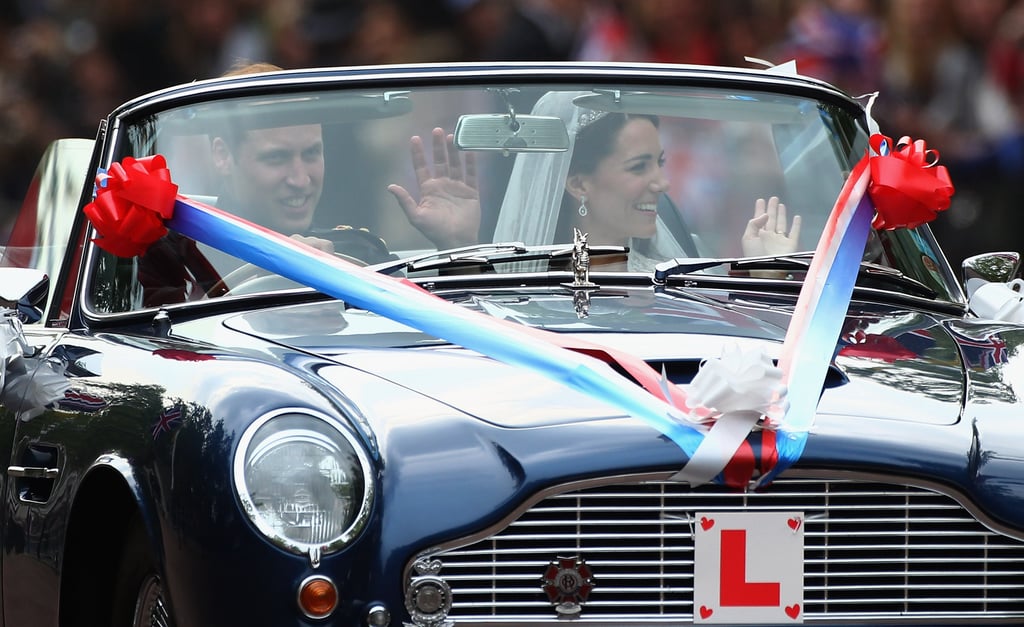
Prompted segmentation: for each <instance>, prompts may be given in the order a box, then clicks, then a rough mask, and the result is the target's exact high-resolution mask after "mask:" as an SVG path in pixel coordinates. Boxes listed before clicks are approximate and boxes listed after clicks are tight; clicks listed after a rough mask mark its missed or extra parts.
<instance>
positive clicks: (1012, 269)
mask: <svg viewBox="0 0 1024 627" xmlns="http://www.w3.org/2000/svg"><path fill="white" fill-rule="evenodd" d="M961 271H962V272H963V281H964V285H966V284H967V283H968V282H969V281H971V279H981V280H983V281H987V282H989V283H1009V282H1010V281H1012V280H1013V279H1014V278H1016V277H1017V273H1018V272H1019V271H1020V253H1015V252H999V253H983V254H981V255H974V256H973V257H968V258H967V259H964V261H963V264H962V265H961Z"/></svg>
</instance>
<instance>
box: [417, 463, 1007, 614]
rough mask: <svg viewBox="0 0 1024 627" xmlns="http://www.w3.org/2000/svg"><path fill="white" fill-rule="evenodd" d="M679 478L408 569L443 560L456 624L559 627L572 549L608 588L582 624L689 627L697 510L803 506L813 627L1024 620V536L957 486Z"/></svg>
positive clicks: (818, 478) (805, 478) (634, 479)
mask: <svg viewBox="0 0 1024 627" xmlns="http://www.w3.org/2000/svg"><path fill="white" fill-rule="evenodd" d="M669 476H671V474H670V473H652V474H642V475H631V476H618V477H605V478H600V479H593V480H585V481H578V482H573V483H569V484H565V485H561V486H555V487H552V488H549V489H547V490H544V491H542V492H540V493H538V494H536V495H534V496H533V497H531V498H530V499H528V500H527V501H526V502H525V503H523V504H522V505H521V506H520V507H518V508H517V509H516V510H515V511H514V512H513V513H512V514H510V515H509V516H507V517H506V518H505V519H504V520H503V521H501V522H499V523H497V524H495V525H492V526H491V527H489V528H487V529H485V530H483V531H481V532H479V533H477V534H473V535H472V536H470V537H466V538H461V539H458V540H455V541H452V542H449V543H445V544H442V545H438V546H436V547H434V548H432V549H430V550H429V551H424V552H423V553H421V554H419V555H417V556H416V557H415V558H414V559H413V560H410V564H411V563H412V562H414V561H416V560H419V559H425V558H427V559H440V560H443V561H444V564H445V571H446V575H445V580H446V581H447V582H448V583H449V585H450V586H451V588H452V595H453V598H454V599H455V604H454V607H453V609H452V611H451V614H450V615H449V619H450V620H452V621H453V622H454V623H455V624H457V625H473V626H474V627H481V626H484V625H502V624H504V625H507V624H509V623H511V622H515V623H517V624H554V623H556V622H558V618H557V617H556V615H555V613H554V612H552V611H551V608H550V603H548V601H547V599H546V598H545V596H544V594H543V591H542V590H541V587H540V585H539V584H538V583H537V582H536V576H535V573H536V572H539V571H538V568H540V567H541V566H542V565H543V564H546V563H547V562H548V561H549V560H550V559H552V558H553V557H554V556H556V555H557V554H560V552H565V551H570V550H576V551H578V552H579V554H580V556H581V558H585V559H586V560H587V562H588V563H589V564H590V565H591V566H592V567H593V569H594V573H595V575H594V576H595V579H596V581H598V583H599V585H598V586H597V588H596V589H595V592H594V593H593V594H592V596H591V598H590V599H589V600H588V602H587V604H586V606H585V608H584V610H583V613H582V616H581V617H580V619H578V620H575V621H573V622H574V624H576V625H598V624H603V625H607V624H609V623H614V624H616V625H629V624H636V625H640V624H646V625H649V624H657V623H675V624H679V623H688V622H690V621H692V620H693V615H692V611H693V605H692V600H693V599H692V591H693V587H692V581H693V546H692V534H693V532H692V525H693V512H694V511H697V510H698V509H701V510H710V511H739V510H749V509H757V510H759V511H774V510H777V509H779V508H786V509H790V508H792V507H794V506H799V507H802V508H803V509H804V510H805V511H806V514H807V520H806V523H807V525H806V532H805V533H806V539H807V548H806V553H805V556H806V557H805V564H806V575H805V580H806V588H805V592H806V597H805V599H804V605H805V607H806V621H807V622H820V621H844V620H848V621H859V622H864V623H872V622H889V623H901V624H902V623H914V622H935V621H943V622H946V623H962V624H977V622H978V621H988V622H1004V621H1005V622H1012V623H1014V624H1021V622H1022V621H1024V538H1022V534H1021V532H1020V530H1011V529H1007V528H1005V527H1004V526H1001V525H998V524H996V523H995V522H994V521H992V520H991V519H989V518H988V517H986V516H984V515H982V513H981V512H980V510H979V509H978V508H977V507H976V506H974V505H973V504H972V503H971V502H970V501H969V500H968V499H966V498H965V496H964V495H963V494H962V493H959V492H955V491H951V490H950V489H949V487H948V486H943V485H939V484H937V483H934V482H929V481H921V480H918V479H906V480H903V479H898V478H894V477H892V476H881V475H874V474H870V473H851V472H811V471H806V470H802V471H792V470H791V471H790V472H787V473H786V474H785V476H784V477H782V478H780V479H779V480H778V481H776V482H775V484H773V485H772V486H770V487H769V488H768V490H765V491H762V492H758V493H736V492H728V491H726V490H725V489H723V488H716V487H713V486H706V487H702V488H694V489H692V490H691V489H690V488H688V487H687V486H685V485H684V484H678V483H675V482H669V481H666V479H667V478H668V477H669ZM861 484H863V485H861ZM620 485H621V487H622V489H617V488H616V486H620ZM407 569H408V566H407ZM940 601H941V603H942V605H941V606H940V605H939V602H940Z"/></svg>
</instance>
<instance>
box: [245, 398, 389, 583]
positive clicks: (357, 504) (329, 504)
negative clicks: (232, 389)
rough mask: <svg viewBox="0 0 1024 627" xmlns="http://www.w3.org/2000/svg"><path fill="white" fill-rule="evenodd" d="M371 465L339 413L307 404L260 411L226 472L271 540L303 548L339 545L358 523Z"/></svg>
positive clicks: (367, 503)
mask: <svg viewBox="0 0 1024 627" xmlns="http://www.w3.org/2000/svg"><path fill="white" fill-rule="evenodd" d="M371 469H372V466H371V464H370V460H369V457H368V456H367V454H366V452H365V450H364V449H363V447H362V445H361V443H360V441H359V439H358V438H357V437H356V435H355V434H354V433H353V432H352V431H351V429H350V428H348V427H347V426H346V425H345V424H343V423H342V422H341V421H339V420H337V419H336V418H333V417H331V416H328V415H326V414H323V413H320V412H316V411H313V410H310V409H304V408H303V409H299V408H285V409H279V410H276V411H273V412H270V413H268V414H265V415H263V416H260V417H259V418H258V419H257V420H255V421H254V422H253V423H252V424H250V425H249V426H248V427H246V429H245V431H244V432H243V433H242V436H241V438H239V441H238V448H237V449H236V451H235V456H234V463H233V465H232V473H233V475H234V476H233V479H234V485H235V492H236V493H237V495H238V499H239V501H240V503H241V505H242V510H243V511H244V512H245V513H246V515H247V516H248V517H249V520H250V521H252V523H253V524H254V525H255V526H256V528H257V529H259V531H260V532H261V533H262V534H263V535H264V536H266V537H267V538H268V539H269V540H270V541H271V542H273V543H274V544H276V545H277V546H279V547H281V548H283V549H285V550H287V551H290V552H292V553H296V554H299V555H303V554H305V555H309V556H310V560H311V561H312V562H313V564H314V566H315V565H316V564H318V563H319V558H320V555H321V554H325V553H331V552H334V551H337V550H339V549H341V548H343V547H345V546H347V545H348V544H349V543H350V542H351V541H352V540H353V539H354V538H355V537H356V536H357V535H358V534H359V532H360V531H361V530H362V529H363V527H365V526H366V522H367V520H368V519H369V516H370V509H371V506H372V504H373V497H374V493H375V488H374V481H373V474H372V470H371Z"/></svg>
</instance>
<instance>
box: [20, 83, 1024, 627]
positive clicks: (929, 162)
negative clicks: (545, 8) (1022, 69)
mask: <svg viewBox="0 0 1024 627" xmlns="http://www.w3.org/2000/svg"><path fill="white" fill-rule="evenodd" d="M878 97H879V98H884V97H885V94H881V95H878ZM871 98H872V97H868V98H854V97H851V96H850V95H848V94H845V93H843V92H842V91H840V90H838V89H836V88H834V87H832V86H830V85H828V84H825V83H823V82H821V81H818V80H815V79H813V78H809V77H806V76H802V75H800V74H799V73H797V71H796V69H795V68H794V67H792V66H788V65H787V66H777V67H763V66H752V67H750V68H723V67H698V66H668V65H590V64H569V63H567V64H544V65H529V64H505V65H502V64H498V65H494V64H491V65H475V64H467V65H437V66H433V65H424V66H392V67H353V68H335V69H315V70H294V71H273V72H260V73H248V74H246V73H242V74H238V75H234V76H227V77H221V78H216V79H210V80H204V81H197V82H193V83H189V84H186V85H181V86H177V87H172V88H168V89H165V90H162V91H158V92H155V93H151V94H148V95H145V96H142V97H140V98H137V99H135V100H132V101H131V102H128V103H126V104H124V105H122V106H120V107H119V108H117V109H116V110H114V111H113V112H112V113H111V114H110V115H109V116H108V117H107V118H106V119H105V120H103V121H102V123H101V124H100V127H99V130H98V133H97V135H96V137H95V138H94V139H66V140H60V141H58V142H56V143H55V144H54V145H53V146H52V147H51V148H50V149H49V150H48V152H47V153H46V154H45V156H44V157H43V160H42V163H41V164H40V166H39V168H38V170H37V175H36V178H35V180H34V181H33V184H32V186H31V188H30V192H29V195H28V198H27V199H26V201H25V203H24V205H23V207H22V209H21V212H20V214H19V215H18V217H17V221H16V223H15V226H14V229H13V231H12V234H11V236H10V239H9V241H8V242H6V246H5V248H4V252H3V260H2V264H0V265H2V267H0V306H2V309H0V311H2V317H0V359H2V364H3V369H2V371H0V372H2V378H0V382H2V384H3V388H2V395H0V450H2V451H3V455H4V456H5V458H6V459H7V463H8V466H7V471H6V473H4V475H3V477H4V478H3V482H2V484H0V486H2V491H3V499H2V506H0V533H2V540H3V547H4V550H3V552H2V553H0V565H2V570H0V589H2V599H0V605H2V612H0V624H2V625H5V626H7V627H23V626H29V625H31V626H33V627H36V626H41V625H54V626H56V625H90V626H94V625H118V626H120V625H154V626H155V625H179V626H198V625H210V626H213V625H217V626H223V625H278V626H279V625H307V626H310V625H313V626H315V625H363V626H367V627H388V626H399V625H411V626H416V627H442V626H459V627H484V626H488V627H495V626H498V625H532V626H538V627H539V626H542V625H556V624H559V625H564V624H566V623H572V624H576V625H581V626H594V625H631V626H640V625H681V624H692V623H701V624H703V623H708V624H714V623H725V624H745V625H765V624H798V623H803V622H807V623H814V624H821V625H868V624H869V625H905V624H929V625H946V624H949V625H952V624H960V625H962V624H970V625H982V624H1021V623H1022V622H1024V461H1022V460H1024V437H1021V434H1022V433H1024V431H1022V429H1024V424H1022V422H1021V421H1022V420H1024V400H1022V394H1024V362H1022V356H1021V355H1020V351H1019V347H1020V345H1021V344H1022V342H1024V326H1021V325H1020V324H1019V323H1017V322H1014V321H1012V320H1009V321H1008V320H998V319H995V317H994V316H992V315H990V314H986V315H987V316H988V317H982V315H979V314H978V313H976V312H975V311H974V310H973V309H972V306H971V298H970V296H971V294H972V293H973V292H974V291H975V290H976V289H977V288H978V285H979V284H980V285H990V284H994V285H996V286H997V287H998V286H1003V293H1004V295H1008V297H1012V296H1013V295H1015V294H1016V292H1014V291H1013V289H1012V287H1006V286H1010V285H1014V284H1013V283H1011V282H1012V281H1013V280H1014V279H1015V278H1016V277H1017V272H1018V265H1019V256H1018V255H1017V254H1015V253H1006V252H995V253H993V254H990V255H984V256H979V257H977V258H973V259H970V260H968V261H967V262H965V263H964V267H963V268H960V269H956V270H954V269H952V268H951V267H950V265H949V263H948V262H947V260H946V258H945V257H944V255H943V253H942V251H941V249H940V247H939V244H938V243H937V242H936V239H935V238H934V236H933V235H932V232H931V231H930V230H929V227H928V225H927V219H926V218H927V215H928V214H931V215H934V214H935V213H937V212H939V211H942V210H945V209H946V207H947V206H948V204H949V203H948V200H949V194H950V193H952V191H953V190H952V188H951V185H950V183H949V182H948V181H947V180H944V178H943V174H944V169H943V168H942V166H941V157H940V155H937V154H936V153H935V151H933V150H931V149H929V148H928V147H927V144H925V143H924V141H926V140H927V138H909V139H907V140H901V139H898V133H899V129H892V131H893V133H892V136H893V137H897V139H896V140H893V139H891V138H890V137H889V136H887V135H886V134H885V132H884V131H885V129H878V128H876V125H875V123H874V121H873V120H872V118H871V116H870V104H871ZM613 116H621V117H622V119H625V120H627V122H629V121H632V120H636V119H641V120H646V122H645V124H648V125H647V126H644V127H643V128H644V129H645V130H646V132H647V139H648V140H651V139H653V140H654V143H653V145H654V149H653V150H650V149H649V148H650V146H651V142H650V141H648V143H647V144H644V149H643V150H640V151H639V156H638V155H637V154H634V153H636V152H637V151H636V150H634V147H633V145H631V144H626V143H622V142H620V141H619V139H615V140H614V142H613V145H612V146H611V148H607V147H606V148H605V149H599V148H597V147H595V145H594V144H593V143H587V142H584V140H583V137H584V133H585V132H586V128H587V127H588V126H590V125H595V128H596V125H597V124H599V123H600V120H609V119H612V117H613ZM282 128H283V129H285V132H284V133H283V135H282V134H281V133H277V132H276V131H274V129H277V130H280V129H282ZM435 129H439V130H435ZM652 129H653V130H652ZM271 131H274V132H271ZM310 133H312V134H310ZM268 136H270V137H272V138H276V139H273V141H270V140H268V142H269V143H266V144H261V143H260V141H262V140H259V139H254V138H259V137H262V138H263V139H264V140H265V139H267V137H268ZM310 137H312V141H311V142H310V143H309V144H308V145H305V144H303V145H301V146H299V147H298V148H297V149H296V148H294V146H295V145H296V143H297V142H300V141H301V140H303V139H304V138H307V139H308V138H310ZM282 138H283V139H282ZM620 139H621V138H620ZM291 140H295V141H294V142H292V141H291ZM275 142H277V143H275ZM616 142H618V143H616ZM254 146H257V147H261V148H260V150H253V151H251V152H249V153H246V152H245V150H246V149H249V148H253V147H254ZM617 149H622V150H624V151H626V152H625V153H624V154H626V155H627V158H626V160H625V161H616V160H615V159H617V157H615V156H614V155H613V156H612V157H611V159H612V160H611V161H608V158H609V157H608V154H610V153H609V152H608V151H609V150H617ZM602 150H604V151H603V152H602ZM630 151H633V152H630ZM244 154H248V155H249V157H244V156H243V155H244ZM615 154H619V153H615ZM588 158H589V160H590V161H592V162H595V163H596V164H597V165H596V166H594V167H595V168H596V170H593V169H592V170H589V171H588V170H578V169H577V168H579V167H582V166H579V165H578V163H577V159H580V160H581V161H582V160H586V159H588ZM634 158H635V160H634ZM638 163H639V164H640V165H639V166H637V165H636V164H638ZM893 164H896V165H897V166H899V167H896V168H894V169H895V170H898V172H897V176H896V177H895V178H886V176H887V174H886V170H891V169H893V168H887V166H891V165H893ZM246 165H248V166H252V167H253V168H255V171H257V172H259V171H262V173H263V174H264V175H266V176H267V177H271V176H273V175H276V174H275V173H280V172H284V174H283V175H281V180H283V181H284V182H283V183H280V185H281V187H279V188H275V189H282V188H284V189H292V191H291V192H289V193H287V194H285V193H282V194H281V195H280V197H276V196H275V197H273V198H267V197H269V196H274V194H276V193H277V192H273V191H271V192H268V191H265V190H264V189H263V188H260V187H259V180H260V178H259V176H257V175H252V176H251V178H249V179H248V182H247V183H244V182H243V183H241V184H239V182H238V176H239V175H240V170H242V168H243V166H246ZM606 166H607V168H610V169H612V170H615V171H616V172H617V174H618V175H620V178H619V179H617V180H618V183H616V184H613V185H608V186H606V188H605V189H604V193H603V195H599V194H598V193H597V192H594V193H591V194H590V195H585V197H584V198H580V197H577V196H576V195H574V194H573V192H576V191H578V190H579V189H581V187H580V185H581V181H583V180H584V178H580V177H586V176H590V177H591V178H587V179H585V180H586V181H587V182H588V183H592V184H594V185H597V178H596V177H597V176H598V175H597V174H596V172H597V171H598V170H600V169H601V168H603V167H606ZM901 168H902V169H901ZM641 170H642V172H641ZM580 172H582V174H581V173H580ZM588 172H589V174H588ZM644 173H650V174H651V176H653V178H652V179H651V180H650V182H648V183H646V184H645V186H643V187H642V188H641V192H638V193H642V197H639V196H638V197H637V198H632V197H630V196H629V193H631V192H630V190H631V189H633V187H631V181H633V180H634V179H633V178H630V177H635V176H639V175H641V174H644ZM232 176H234V177H235V179H232V178H231V177H232ZM922 181H924V182H923V183H922ZM922 186H923V188H922ZM452 190H456V192H452ZM247 192H255V193H247ZM616 194H617V195H618V196H621V197H622V198H625V199H626V200H624V201H622V203H620V204H621V205H622V206H621V207H620V214H622V215H620V216H619V222H624V223H628V224H630V225H632V226H631V227H629V228H633V230H632V231H629V229H626V231H627V232H626V233H625V235H624V236H623V237H622V238H621V239H620V241H612V239H613V238H607V237H605V235H606V231H607V230H608V229H607V228H606V227H607V226H608V225H607V224H601V223H599V222H598V218H599V217H601V216H602V215H605V214H603V213H602V211H604V210H605V204H607V203H605V201H606V200H607V198H610V197H612V196H615V195H616ZM567 196H572V197H571V198H568V197H567ZM266 200H270V201H272V202H276V203H277V206H278V209H279V212H278V213H279V214H280V215H278V216H273V215H269V216H268V215H264V214H261V212H260V211H258V210H257V205H261V204H263V201H266ZM311 200H313V201H317V202H316V205H317V207H316V212H315V214H314V215H313V217H312V221H311V222H309V223H308V224H303V225H301V226H299V227H294V228H293V227H287V228H286V227H283V226H277V225H276V224H275V223H274V219H275V217H281V216H285V217H299V218H301V217H302V213H303V211H305V209H306V204H308V202H309V201H311ZM779 200H781V202H782V204H783V205H784V209H780V208H779V207H778V203H779ZM563 201H564V202H563ZM894 206H895V207H896V209H898V210H902V211H903V214H902V216H903V217H902V218H897V219H894V218H893V217H892V214H891V213H890V214H888V215H884V214H885V212H884V211H883V209H886V208H889V209H891V208H892V207H894ZM908 209H913V210H923V212H924V214H925V215H924V216H922V215H921V214H920V213H914V211H908ZM456 210H458V211H456ZM445 211H447V212H448V213H443V212H445ZM463 211H464V212H465V213H459V212H463ZM438 216H441V217H444V218H446V220H437V221H434V222H431V220H430V219H429V218H430V217H434V218H437V217H438ZM467 216H468V217H467ZM797 216H799V220H797V219H796V218H797ZM591 218H592V220H591V221H589V222H588V221H587V219H591ZM299 221H301V220H299ZM637 224H639V225H640V226H636V225H637ZM439 225H440V226H439ZM467 225H468V228H467ZM449 227H450V228H449ZM634 227H635V228H634ZM445 228H449V230H448V231H445ZM439 229H440V230H439ZM460 229H461V230H460ZM456 231H459V232H458V233H456ZM456 235H458V237H456ZM599 235H600V237H599ZM765 237H767V238H769V240H771V241H767V240H766V241H761V240H763V238H765ZM754 240H758V241H754ZM772 241H773V242H774V244H773V243H772ZM758 242H760V244H761V248H759V249H757V246H754V247H753V248H754V249H756V250H754V249H752V247H751V246H750V245H751V244H752V243H753V244H757V243H758ZM332 249H333V254H332V252H331V250H332ZM996 304H997V305H998V304H999V303H996ZM985 311H989V310H988V309H986V310H985ZM759 399H760V400H759Z"/></svg>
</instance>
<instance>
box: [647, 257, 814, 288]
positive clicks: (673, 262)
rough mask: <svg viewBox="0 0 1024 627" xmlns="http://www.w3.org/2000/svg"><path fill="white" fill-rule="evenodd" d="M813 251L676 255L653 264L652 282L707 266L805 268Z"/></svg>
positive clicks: (738, 268)
mask: <svg viewBox="0 0 1024 627" xmlns="http://www.w3.org/2000/svg"><path fill="white" fill-rule="evenodd" d="M812 257H814V253H813V252H804V253H795V254H792V255H782V256H768V257H676V258H675V259H669V260H668V261H663V262H661V263H659V264H658V265H656V266H654V282H655V283H664V282H665V279H667V278H668V277H670V276H673V275H676V274H693V273H694V272H700V271H701V270H707V269H708V268H715V267H717V266H725V265H729V266H732V267H733V268H735V269H737V270H740V269H753V270H792V269H794V268H797V269H807V268H808V267H810V265H811V258H812Z"/></svg>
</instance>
